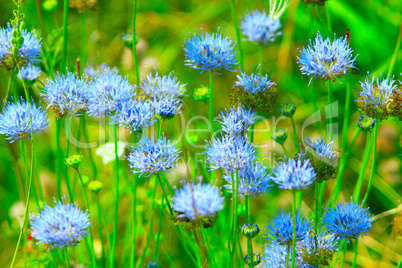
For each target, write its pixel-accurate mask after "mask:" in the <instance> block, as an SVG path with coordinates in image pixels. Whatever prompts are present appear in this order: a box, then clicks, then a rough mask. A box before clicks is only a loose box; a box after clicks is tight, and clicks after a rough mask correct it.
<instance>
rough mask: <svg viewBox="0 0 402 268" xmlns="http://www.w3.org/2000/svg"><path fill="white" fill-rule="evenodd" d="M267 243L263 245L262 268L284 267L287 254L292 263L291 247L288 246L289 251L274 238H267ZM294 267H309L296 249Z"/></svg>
mask: <svg viewBox="0 0 402 268" xmlns="http://www.w3.org/2000/svg"><path fill="white" fill-rule="evenodd" d="M268 240H269V243H268V244H266V245H265V248H264V257H263V258H262V260H263V267H264V268H284V267H286V259H287V256H288V254H289V263H288V264H292V247H290V248H289V252H288V250H287V246H286V245H281V244H279V243H278V242H276V241H275V240H271V239H268ZM295 267H298V268H311V266H308V265H307V264H306V263H305V262H304V261H303V259H302V258H301V257H300V255H299V254H298V252H297V249H296V259H295Z"/></svg>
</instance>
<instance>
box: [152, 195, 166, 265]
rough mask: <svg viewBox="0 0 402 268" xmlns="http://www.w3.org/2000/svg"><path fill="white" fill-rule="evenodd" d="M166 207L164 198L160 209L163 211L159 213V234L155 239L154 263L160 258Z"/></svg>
mask: <svg viewBox="0 0 402 268" xmlns="http://www.w3.org/2000/svg"><path fill="white" fill-rule="evenodd" d="M164 207H165V200H164V199H163V198H162V204H161V207H160V209H161V211H160V212H159V224H158V232H157V233H156V239H155V251H154V261H157V260H158V256H159V241H160V238H161V230H162V221H163V210H164Z"/></svg>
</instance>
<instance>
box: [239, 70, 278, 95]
mask: <svg viewBox="0 0 402 268" xmlns="http://www.w3.org/2000/svg"><path fill="white" fill-rule="evenodd" d="M240 74H241V76H239V75H238V76H237V78H238V79H239V81H236V82H235V86H236V87H238V88H240V89H242V90H243V91H245V92H246V93H251V94H257V93H261V92H267V91H269V90H270V89H271V88H272V87H273V86H274V85H276V84H275V83H274V82H271V80H269V79H268V75H267V74H266V75H265V76H263V77H262V76H261V75H260V74H251V75H250V76H248V75H247V74H246V73H240Z"/></svg>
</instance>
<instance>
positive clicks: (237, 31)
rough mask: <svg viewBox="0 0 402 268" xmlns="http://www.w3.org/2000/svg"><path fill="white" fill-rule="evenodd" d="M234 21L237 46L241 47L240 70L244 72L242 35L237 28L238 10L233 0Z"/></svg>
mask: <svg viewBox="0 0 402 268" xmlns="http://www.w3.org/2000/svg"><path fill="white" fill-rule="evenodd" d="M231 10H232V19H233V26H234V28H235V31H236V39H237V46H238V47H239V61H240V70H241V71H242V72H243V71H244V68H243V52H242V50H241V39H240V33H239V28H238V27H237V22H236V18H237V17H236V9H235V2H234V0H232V7H231Z"/></svg>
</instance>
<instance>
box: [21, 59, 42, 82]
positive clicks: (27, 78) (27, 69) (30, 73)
mask: <svg viewBox="0 0 402 268" xmlns="http://www.w3.org/2000/svg"><path fill="white" fill-rule="evenodd" d="M40 74H41V69H40V67H38V66H35V65H32V64H28V65H26V66H24V67H21V70H20V71H19V72H18V75H17V76H18V78H19V79H21V80H24V83H25V85H27V86H32V85H33V84H34V83H35V82H36V79H37V78H38V77H39V76H40Z"/></svg>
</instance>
